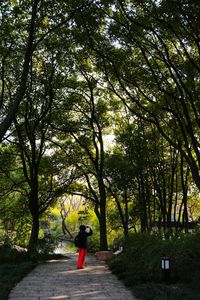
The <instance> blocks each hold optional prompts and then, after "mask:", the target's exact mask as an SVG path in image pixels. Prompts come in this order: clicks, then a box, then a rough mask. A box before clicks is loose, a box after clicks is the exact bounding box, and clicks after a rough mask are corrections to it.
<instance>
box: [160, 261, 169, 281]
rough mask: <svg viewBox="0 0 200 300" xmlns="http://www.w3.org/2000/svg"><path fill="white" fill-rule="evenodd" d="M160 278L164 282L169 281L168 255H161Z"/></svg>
mask: <svg viewBox="0 0 200 300" xmlns="http://www.w3.org/2000/svg"><path fill="white" fill-rule="evenodd" d="M162 280H163V281H164V282H166V283H169V281H170V260H169V257H162Z"/></svg>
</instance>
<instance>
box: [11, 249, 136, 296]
mask: <svg viewBox="0 0 200 300" xmlns="http://www.w3.org/2000/svg"><path fill="white" fill-rule="evenodd" d="M69 256H70V259H62V260H59V261H49V262H47V263H45V264H42V265H39V266H37V267H36V268H35V269H34V270H33V271H32V272H31V273H30V274H28V275H27V276H26V277H25V278H24V279H23V280H22V281H21V282H20V283H18V285H17V286H16V287H15V288H14V289H13V290H12V292H11V293H10V296H9V300H29V299H30V300H46V299H49V300H62V299H73V300H87V299H93V300H104V299H109V300H134V299H135V298H134V297H133V295H132V293H131V291H130V290H128V289H127V288H126V287H125V286H124V285H123V283H122V282H120V281H119V280H118V279H117V278H116V276H115V275H113V274H112V273H111V272H110V271H109V270H108V268H107V267H106V266H105V264H104V263H102V262H99V261H97V260H96V259H95V258H94V257H93V256H88V258H87V261H86V264H87V266H86V268H85V269H82V270H77V269H76V260H77V256H76V255H71V254H70V255H69Z"/></svg>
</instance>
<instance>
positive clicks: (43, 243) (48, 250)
mask: <svg viewBox="0 0 200 300" xmlns="http://www.w3.org/2000/svg"><path fill="white" fill-rule="evenodd" d="M57 246H58V241H57V239H56V238H55V237H54V236H52V235H51V234H49V233H45V235H44V237H43V238H40V239H38V244H37V251H38V253H39V254H40V255H48V254H53V253H54V251H55V249H56V247H57Z"/></svg>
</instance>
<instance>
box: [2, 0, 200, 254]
mask: <svg viewBox="0 0 200 300" xmlns="http://www.w3.org/2000/svg"><path fill="white" fill-rule="evenodd" d="M199 6H200V3H199V1H197V0H190V1H188V0H181V1H174V0H170V1H165V0H162V1H154V0H152V1H138V0H134V1H129V0H126V1H118V0H114V1H84V2H83V1H80V0H75V1H74V0H73V1H63V0H59V1H56V3H54V2H51V1H48V2H45V1H40V0H32V1H30V0H26V1H23V3H22V2H20V1H17V0H16V1H8V0H5V1H4V3H3V4H2V6H1V21H2V24H1V25H2V26H1V37H2V44H1V47H0V55H1V81H0V89H1V98H0V140H1V145H0V175H1V176H0V237H1V238H2V239H5V237H9V238H10V239H11V240H12V241H13V242H14V243H15V244H18V245H22V246H23V247H27V248H28V251H29V252H30V253H33V254H35V253H36V252H37V249H38V247H37V244H38V238H43V237H44V235H45V234H44V232H45V230H46V231H47V230H48V228H47V226H46V227H45V226H43V225H42V224H44V219H47V218H48V217H49V209H50V208H53V209H54V208H55V206H56V203H58V202H57V201H60V199H61V198H62V196H63V197H64V199H67V198H68V197H69V195H74V196H77V197H79V199H82V204H83V202H84V205H86V206H87V205H89V206H90V209H91V210H93V211H94V213H95V216H96V220H98V225H97V224H96V220H95V222H94V223H95V226H96V227H95V228H96V231H97V230H98V231H99V236H98V237H97V236H95V237H94V241H95V242H93V243H94V244H95V246H96V243H99V247H100V249H101V250H105V249H107V248H108V246H112V242H113V241H114V240H115V239H117V238H118V237H117V235H119V236H120V235H124V237H126V238H127V237H128V236H129V234H130V233H131V232H138V231H142V232H149V233H152V232H153V231H157V232H160V233H162V234H163V235H164V236H165V237H166V238H169V237H172V236H176V235H178V234H179V232H180V231H183V232H186V233H188V232H189V231H190V230H191V229H192V230H193V229H194V227H195V226H196V225H197V224H198V218H199V200H200V198H199V190H200V173H199V170H200V168H199V166H200V140H199V136H200V134H199V133H200V122H199V120H200V106H199V103H200V101H199V87H200V86H199V82H200V81H199V54H200V50H199V9H200V7H199ZM83 199H84V200H83ZM57 205H58V207H59V208H60V214H59V217H58V218H59V219H60V220H61V222H60V223H59V224H61V226H62V232H63V234H64V235H67V236H68V237H69V238H73V235H74V234H75V232H76V231H77V228H78V225H79V223H80V222H81V219H79V218H78V219H76V220H77V226H72V227H70V230H69V226H68V224H67V220H68V216H69V214H71V213H72V211H71V210H70V211H68V208H69V206H68V204H67V203H65V201H64V202H63V203H60V204H57ZM59 205H60V206H59ZM74 210H77V211H78V210H79V208H76V209H74ZM82 221H84V220H83V219H82ZM46 222H47V225H48V226H50V227H51V225H52V223H54V221H52V219H51V218H49V221H48V220H46ZM59 226H60V225H59ZM59 226H58V227H59ZM58 227H56V226H55V228H54V229H55V231H56V230H58ZM59 230H60V229H59ZM59 230H58V231H59ZM93 248H95V247H93Z"/></svg>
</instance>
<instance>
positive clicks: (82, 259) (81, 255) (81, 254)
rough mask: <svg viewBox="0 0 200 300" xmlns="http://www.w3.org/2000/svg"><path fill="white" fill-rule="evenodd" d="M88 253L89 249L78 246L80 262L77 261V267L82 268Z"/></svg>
mask: <svg viewBox="0 0 200 300" xmlns="http://www.w3.org/2000/svg"><path fill="white" fill-rule="evenodd" d="M86 254H87V249H85V248H78V262H77V268H78V269H82V268H83V266H84V262H85V257H86Z"/></svg>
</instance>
